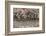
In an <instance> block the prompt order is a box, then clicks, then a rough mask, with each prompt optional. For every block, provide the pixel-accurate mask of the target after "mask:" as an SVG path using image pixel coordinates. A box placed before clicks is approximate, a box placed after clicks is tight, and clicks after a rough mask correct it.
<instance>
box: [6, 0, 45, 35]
mask: <svg viewBox="0 0 46 36" xmlns="http://www.w3.org/2000/svg"><path fill="white" fill-rule="evenodd" d="M5 4H6V6H5V8H6V9H5V16H6V21H5V22H6V24H5V25H6V28H5V29H6V34H8V35H10V34H15V35H18V34H35V33H44V32H45V4H44V3H31V2H17V1H16V2H15V1H8V2H5Z"/></svg>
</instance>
